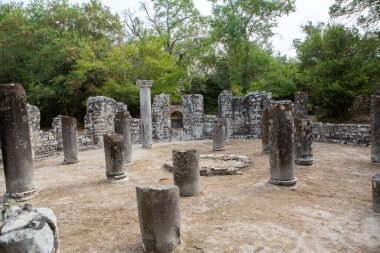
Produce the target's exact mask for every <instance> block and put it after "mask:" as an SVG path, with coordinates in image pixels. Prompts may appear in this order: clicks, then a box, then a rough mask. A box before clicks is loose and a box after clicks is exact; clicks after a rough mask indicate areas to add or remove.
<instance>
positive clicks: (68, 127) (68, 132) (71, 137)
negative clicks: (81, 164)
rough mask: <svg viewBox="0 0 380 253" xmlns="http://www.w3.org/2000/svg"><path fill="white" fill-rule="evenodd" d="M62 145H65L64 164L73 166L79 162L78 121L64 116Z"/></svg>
mask: <svg viewBox="0 0 380 253" xmlns="http://www.w3.org/2000/svg"><path fill="white" fill-rule="evenodd" d="M61 123H62V143H63V155H64V160H63V163H65V164H71V163H77V162H78V139H77V120H76V119H75V118H72V117H67V116H62V117H61Z"/></svg>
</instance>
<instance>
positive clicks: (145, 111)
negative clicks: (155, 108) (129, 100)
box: [136, 80, 153, 148]
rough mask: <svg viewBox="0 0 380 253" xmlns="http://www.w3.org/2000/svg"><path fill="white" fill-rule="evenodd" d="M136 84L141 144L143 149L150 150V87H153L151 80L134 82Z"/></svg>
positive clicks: (151, 142)
mask: <svg viewBox="0 0 380 253" xmlns="http://www.w3.org/2000/svg"><path fill="white" fill-rule="evenodd" d="M136 84H137V86H139V88H140V117H141V144H142V147H143V148H151V147H152V144H153V127H152V105H151V98H150V87H152V85H153V80H136Z"/></svg>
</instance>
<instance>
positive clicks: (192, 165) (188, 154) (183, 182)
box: [173, 150, 200, 197]
mask: <svg viewBox="0 0 380 253" xmlns="http://www.w3.org/2000/svg"><path fill="white" fill-rule="evenodd" d="M199 177H200V174H199V153H198V151H197V150H173V178H174V184H175V185H176V186H178V188H179V195H180V196H181V197H191V196H194V195H197V194H198V193H199V192H200V182H199V181H200V179H199Z"/></svg>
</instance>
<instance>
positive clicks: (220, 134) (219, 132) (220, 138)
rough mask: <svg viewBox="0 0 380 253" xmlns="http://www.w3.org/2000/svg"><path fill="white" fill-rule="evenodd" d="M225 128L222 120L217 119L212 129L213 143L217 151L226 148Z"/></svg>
mask: <svg viewBox="0 0 380 253" xmlns="http://www.w3.org/2000/svg"><path fill="white" fill-rule="evenodd" d="M225 133H226V131H225V129H224V124H222V123H221V121H220V120H218V118H217V120H216V121H215V123H214V125H213V131H212V145H213V150H215V151H221V150H226V146H225V137H224V136H225Z"/></svg>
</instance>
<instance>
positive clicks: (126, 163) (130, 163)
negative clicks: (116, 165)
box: [125, 161, 135, 166]
mask: <svg viewBox="0 0 380 253" xmlns="http://www.w3.org/2000/svg"><path fill="white" fill-rule="evenodd" d="M134 163H135V162H134V161H129V162H125V165H126V166H130V165H132V164H134Z"/></svg>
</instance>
